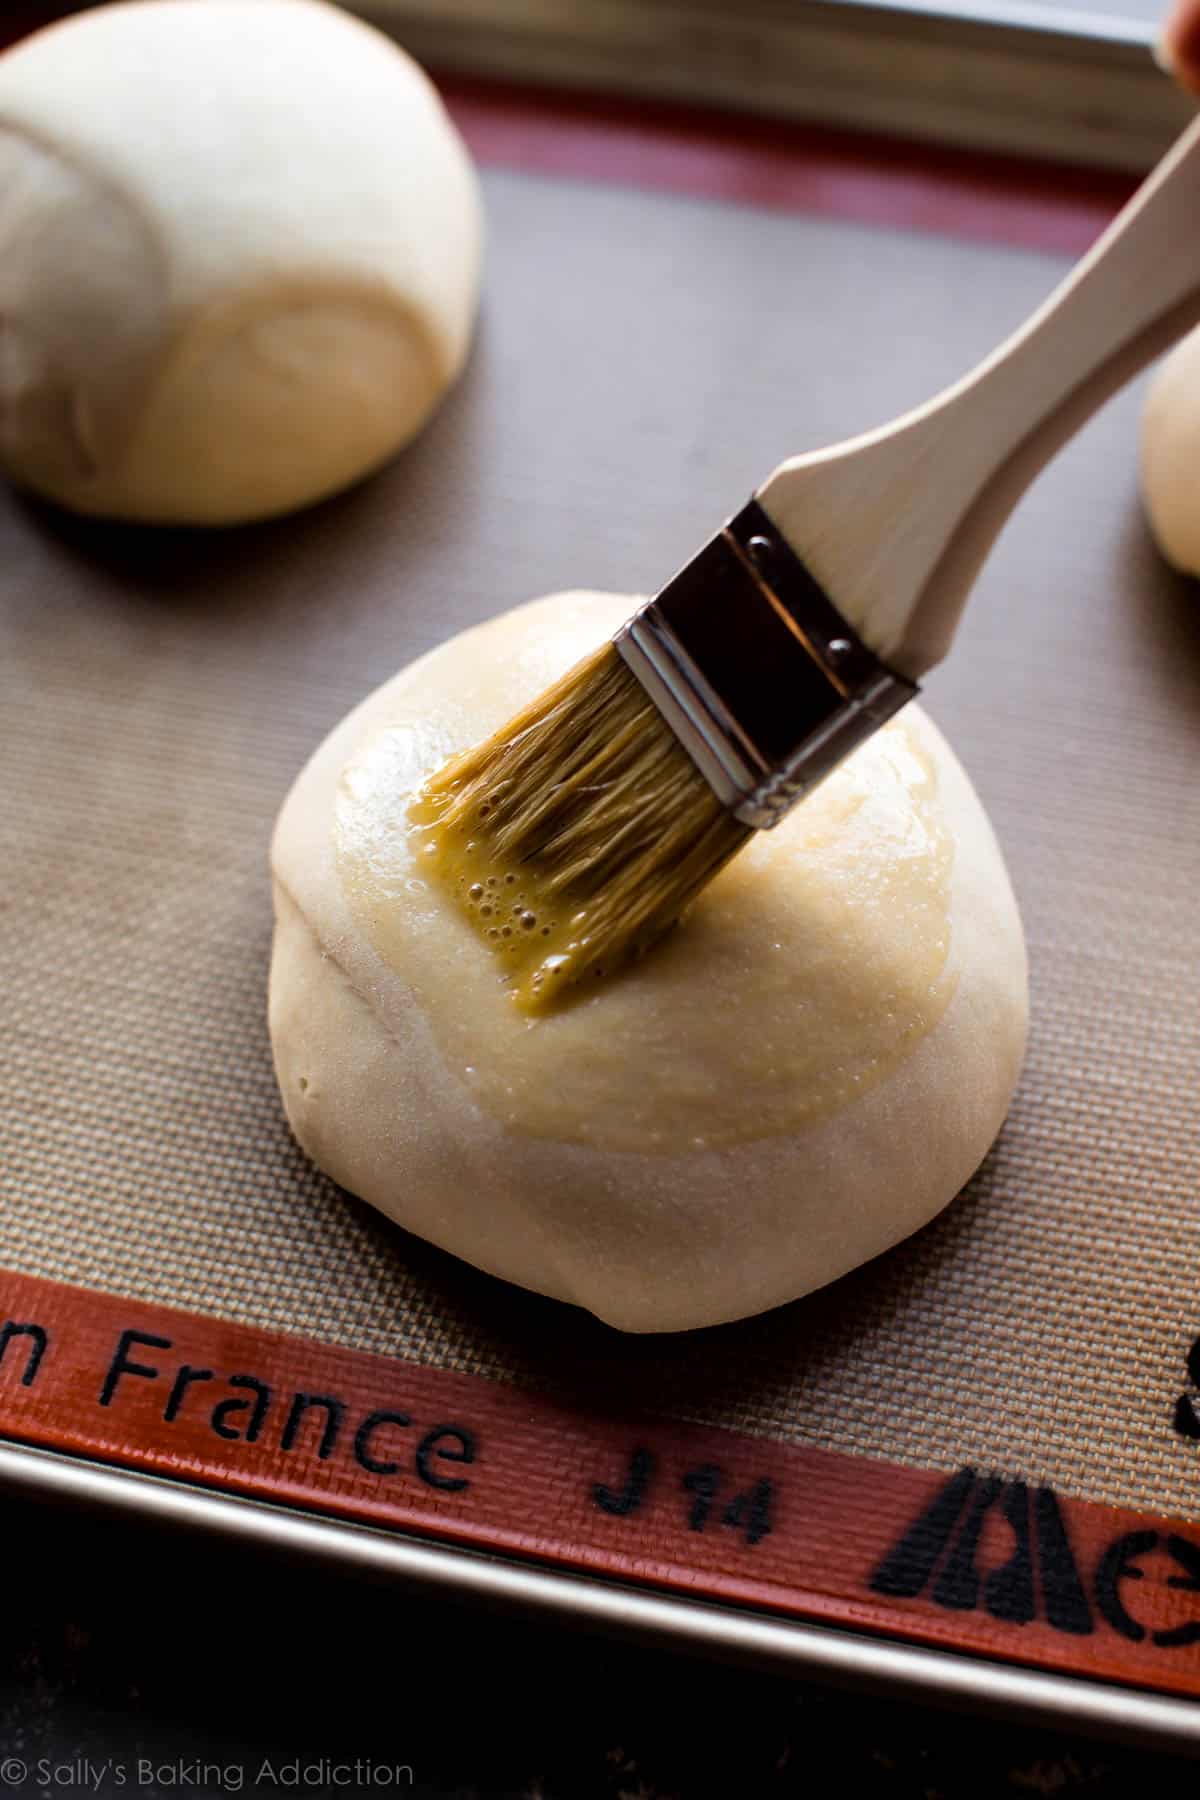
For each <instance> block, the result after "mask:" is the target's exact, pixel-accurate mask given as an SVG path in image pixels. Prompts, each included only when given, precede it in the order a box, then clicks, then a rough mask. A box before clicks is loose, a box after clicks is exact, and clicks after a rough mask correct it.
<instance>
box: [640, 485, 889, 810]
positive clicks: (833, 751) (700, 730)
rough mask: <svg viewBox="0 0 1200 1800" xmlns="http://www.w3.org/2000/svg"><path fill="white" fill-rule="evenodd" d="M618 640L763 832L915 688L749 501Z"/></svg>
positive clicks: (718, 787) (733, 801)
mask: <svg viewBox="0 0 1200 1800" xmlns="http://www.w3.org/2000/svg"><path fill="white" fill-rule="evenodd" d="M616 648H617V650H618V651H619V653H620V655H621V656H622V658H623V659H624V661H625V662H626V663H627V665H628V666H629V669H630V670H631V672H632V673H633V674H634V675H635V676H636V677H637V680H638V681H639V682H640V683H641V685H642V687H643V688H645V690H646V692H647V694H648V695H649V696H650V698H651V700H653V702H654V704H655V706H656V707H657V708H658V710H659V712H660V713H661V714H662V716H663V719H664V720H665V721H666V723H667V724H668V725H669V726H670V728H671V730H672V731H673V732H674V734H675V736H676V737H677V738H678V739H679V742H680V743H681V744H682V745H683V748H684V749H685V750H686V751H687V753H688V755H689V756H690V757H691V759H692V761H693V762H694V763H695V765H696V767H697V769H699V771H700V773H701V774H702V775H703V776H704V779H705V780H706V781H707V782H708V784H709V786H710V787H711V788H712V790H713V792H714V793H715V794H716V796H717V798H718V800H720V801H721V802H722V804H723V805H724V806H727V807H728V808H729V810H730V811H731V812H732V813H733V814H734V815H735V816H736V817H737V818H738V819H740V820H741V821H742V823H743V824H745V825H751V826H754V827H756V828H757V829H759V830H766V829H768V828H769V827H770V826H772V825H777V824H778V823H779V821H780V819H781V818H782V817H783V816H784V814H785V813H786V812H788V811H789V810H790V808H791V807H793V806H794V805H795V804H796V802H797V801H798V800H801V799H803V797H804V795H805V794H806V793H808V792H809V790H810V789H811V788H814V787H815V786H816V785H817V783H818V782H819V781H822V780H824V778H825V776H826V775H828V774H829V772H830V771H831V769H833V768H834V767H835V766H836V765H837V764H838V763H839V762H841V761H842V759H843V758H844V757H846V756H848V755H849V754H850V752H851V751H852V750H855V749H857V747H858V745H859V744H861V743H863V742H865V740H866V739H867V738H869V737H871V736H872V735H873V733H874V732H876V731H877V730H878V729H879V727H880V726H881V725H883V724H884V723H885V722H886V721H887V720H888V719H890V718H891V716H892V715H893V713H896V712H898V711H899V710H900V708H901V707H902V706H904V705H905V703H906V702H907V701H909V700H911V699H912V697H913V695H914V694H915V693H916V692H917V687H916V683H915V682H912V681H908V680H906V679H905V677H904V676H903V675H897V674H896V673H895V671H894V670H892V669H889V668H888V667H887V666H886V665H885V664H884V663H882V662H880V660H879V658H878V657H877V656H876V655H875V654H874V652H873V651H871V650H869V649H868V648H867V646H866V645H865V644H864V643H863V642H862V640H861V638H860V637H859V636H858V634H857V633H856V632H855V631H854V630H853V628H852V627H851V626H849V625H848V624H847V623H846V621H845V619H843V618H842V616H841V614H840V613H839V612H838V610H837V608H836V607H835V606H834V604H833V602H832V601H831V600H830V599H829V596H828V595H827V594H826V593H825V591H824V590H823V589H822V588H821V587H820V586H819V585H818V584H817V582H816V581H814V580H813V577H812V576H811V575H810V574H809V572H808V570H807V569H806V568H805V567H804V564H803V563H802V562H801V561H800V559H799V557H798V556H797V555H796V554H795V552H794V551H793V550H792V549H791V548H790V547H789V545H788V544H787V543H785V541H784V539H783V537H782V535H781V534H780V532H779V531H778V529H777V528H776V526H775V525H774V524H773V523H772V521H771V520H770V519H769V518H768V517H767V515H766V513H765V512H764V511H763V509H762V507H761V506H759V505H758V503H757V501H754V500H752V501H751V502H750V504H749V505H748V506H746V507H744V508H743V509H742V511H741V512H740V513H738V514H737V515H736V517H734V518H732V519H731V520H730V521H729V523H728V525H726V527H725V529H724V530H723V531H722V532H721V533H720V535H719V536H718V537H715V538H713V540H712V541H711V543H709V544H707V545H706V546H705V548H704V549H703V550H702V551H701V552H700V554H699V555H698V556H697V557H694V558H693V560H692V561H691V562H690V563H688V564H687V566H686V568H684V569H682V570H681V571H680V573H679V574H678V575H677V576H676V577H675V579H674V580H673V581H672V582H671V583H670V584H669V585H668V586H667V587H665V588H664V589H663V591H662V592H661V593H660V594H659V595H658V596H657V598H656V599H654V600H651V601H650V603H649V604H648V605H647V606H644V607H643V608H642V610H641V612H639V613H638V614H636V616H635V617H634V618H633V619H631V620H630V622H629V624H628V625H627V626H626V627H625V628H624V630H623V631H622V632H621V634H620V635H619V637H618V638H617V639H616Z"/></svg>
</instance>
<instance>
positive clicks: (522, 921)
mask: <svg viewBox="0 0 1200 1800" xmlns="http://www.w3.org/2000/svg"><path fill="white" fill-rule="evenodd" d="M443 811H444V803H443V802H442V801H440V800H439V799H436V798H432V797H431V796H430V795H429V793H428V792H427V791H426V790H424V789H422V791H421V792H420V793H418V794H417V796H416V798H415V799H414V800H413V801H412V802H411V803H410V805H409V808H408V817H409V821H410V823H411V824H412V825H414V826H415V827H416V829H417V833H418V835H417V838H416V840H415V843H416V857H417V863H418V866H419V868H420V870H421V873H422V875H423V876H425V877H426V878H427V879H428V880H430V881H433V882H436V883H438V884H439V885H440V886H441V887H442V889H443V890H444V891H445V893H446V894H447V895H448V896H449V897H450V898H451V899H452V900H454V901H456V902H457V904H458V905H459V906H460V907H461V908H462V910H463V913H464V916H465V917H466V918H467V919H468V920H469V921H470V923H471V924H472V925H473V926H474V927H475V929H476V931H477V932H478V934H479V936H480V938H482V940H483V942H484V943H485V944H486V945H487V947H488V949H489V950H490V951H491V952H492V953H493V955H494V956H496V957H498V958H499V961H500V966H501V968H502V970H503V973H504V978H505V982H506V984H507V986H508V989H509V993H510V996H511V999H512V1002H513V1004H514V1005H515V1006H517V1007H519V1008H520V1010H521V1011H522V1012H527V1013H534V1012H540V1011H543V1010H544V1009H545V1008H546V1007H547V1006H548V1005H550V1004H552V1003H553V1001H554V1000H555V999H556V998H557V997H558V995H559V993H560V992H561V991H562V990H563V988H564V987H565V985H566V978H567V975H568V972H569V970H570V966H571V962H572V953H573V951H574V949H575V945H576V941H577V936H578V934H579V932H580V931H581V930H582V929H583V927H584V924H585V920H584V915H583V914H582V913H580V912H578V911H576V910H575V909H573V908H570V907H565V906H564V905H563V903H562V901H561V899H560V898H559V897H557V896H555V895H552V894H550V893H549V892H548V891H547V890H546V888H545V887H544V886H543V885H542V884H540V883H539V882H538V881H536V880H535V878H534V876H533V874H532V873H531V871H530V869H529V867H528V865H524V866H520V867H518V868H515V869H514V868H510V867H509V866H508V865H507V864H506V863H505V862H503V861H502V860H500V859H498V858H494V857H490V856H489V855H488V854H487V851H486V848H485V846H484V845H483V844H482V843H480V842H479V841H477V840H476V839H474V838H472V837H470V836H469V835H468V834H467V833H466V832H465V831H462V830H456V829H455V828H454V827H451V826H446V825H444V824H443V823H442V813H443Z"/></svg>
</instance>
